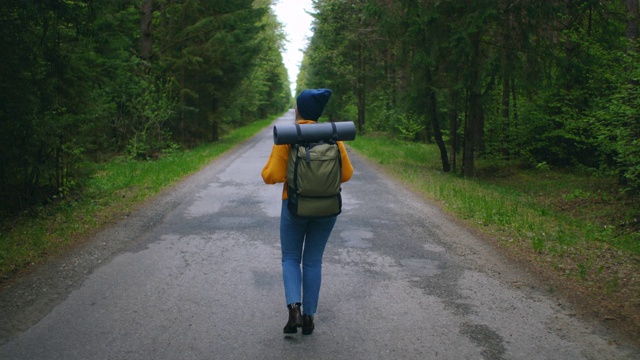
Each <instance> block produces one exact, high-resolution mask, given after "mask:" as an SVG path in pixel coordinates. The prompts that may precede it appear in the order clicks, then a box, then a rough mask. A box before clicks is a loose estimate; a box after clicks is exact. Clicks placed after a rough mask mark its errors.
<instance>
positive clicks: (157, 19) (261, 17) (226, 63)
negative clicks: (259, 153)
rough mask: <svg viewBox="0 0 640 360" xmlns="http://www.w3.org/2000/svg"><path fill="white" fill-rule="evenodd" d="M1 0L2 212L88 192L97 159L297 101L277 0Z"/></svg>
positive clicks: (171, 144) (137, 151)
mask: <svg viewBox="0 0 640 360" xmlns="http://www.w3.org/2000/svg"><path fill="white" fill-rule="evenodd" d="M140 3H141V2H140V1H133V0H114V1H107V2H94V1H89V0H71V1H63V2H59V1H54V2H37V1H4V2H2V3H0V21H1V23H2V26H1V27H0V46H2V49H3V52H2V53H1V54H0V197H1V198H2V199H3V201H1V202H0V216H4V215H11V214H14V213H16V212H19V211H21V210H24V209H29V208H35V207H37V206H38V205H39V204H42V203H49V202H51V201H58V200H59V199H60V197H61V196H68V195H69V194H70V193H72V192H74V191H79V190H81V189H82V186H83V185H84V184H85V183H86V181H87V176H88V175H87V174H88V173H89V170H87V169H89V168H90V167H91V166H90V162H92V161H98V162H99V161H103V160H107V159H109V158H110V157H112V156H114V155H118V154H127V155H128V156H130V157H132V158H137V159H152V158H156V157H158V156H159V155H161V154H162V153H163V152H164V150H166V149H172V148H176V147H178V146H186V147H193V146H197V145H198V144H200V143H202V142H206V141H211V140H213V141H217V140H219V139H221V138H222V137H224V135H225V134H226V133H228V132H230V131H232V130H233V129H235V128H237V127H238V126H241V125H245V124H248V123H250V122H252V121H255V120H257V119H263V118H265V117H267V116H268V115H271V114H275V113H279V112H281V111H282V110H283V109H284V108H286V107H287V106H288V105H289V103H290V94H289V84H288V79H287V75H286V69H285V67H284V64H283V61H282V57H281V55H280V52H279V50H280V49H281V48H282V41H283V35H282V33H281V30H280V25H279V24H278V23H277V21H276V18H275V15H274V14H273V13H272V12H271V10H270V8H269V6H270V1H267V0H260V1H252V0H242V1H229V0H216V1H203V0H188V1H182V2H174V1H164V0H160V1H154V2H153V4H155V5H156V6H155V7H153V12H152V13H151V14H150V15H151V18H152V22H151V24H150V31H151V37H150V38H151V39H152V41H153V43H152V44H151V51H152V53H151V54H149V55H147V56H146V57H144V58H143V56H142V50H137V49H141V45H140V38H141V33H140V32H141V29H140V24H141V11H140V9H141V8H140V6H141V4H140Z"/></svg>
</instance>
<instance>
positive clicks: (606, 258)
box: [349, 134, 640, 320]
mask: <svg viewBox="0 0 640 360" xmlns="http://www.w3.org/2000/svg"><path fill="white" fill-rule="evenodd" d="M349 146H350V147H351V148H352V149H354V150H356V151H357V152H358V153H360V154H362V155H364V156H365V157H367V158H369V159H370V160H372V161H374V162H376V163H378V164H380V165H381V166H382V167H383V168H384V169H386V171H387V172H388V173H389V174H391V175H393V176H395V177H397V178H398V179H399V180H401V181H402V182H404V183H405V184H407V186H409V187H410V188H412V189H413V190H415V191H417V192H419V193H421V194H422V195H423V196H425V197H426V198H429V199H431V200H433V201H434V202H436V203H438V204H440V206H441V207H442V208H443V209H444V210H445V211H447V212H449V213H451V214H453V215H454V216H455V217H457V218H459V219H462V220H463V221H465V222H466V224H468V226H470V227H474V228H476V229H478V230H479V231H481V232H482V233H484V234H486V235H488V236H489V238H491V239H495V240H496V244H498V246H500V247H502V248H503V249H505V251H506V252H507V253H509V254H511V255H512V256H515V257H516V258H518V259H520V260H524V261H526V262H527V263H531V264H534V266H535V267H537V269H538V270H539V271H540V272H541V273H544V274H546V275H548V276H550V277H551V278H554V277H555V278H556V279H555V280H556V281H557V280H558V278H559V279H560V280H559V281H560V283H563V284H564V285H565V286H567V287H570V286H576V287H577V289H576V291H582V292H584V293H588V294H592V295H594V294H595V296H602V297H603V299H604V298H606V301H607V302H608V303H609V304H615V305H613V306H620V307H621V308H625V309H627V308H629V309H631V310H630V311H631V312H632V313H633V314H634V316H636V319H638V320H640V314H639V311H638V308H640V277H639V276H638V274H640V229H639V226H638V214H639V213H640V208H639V204H640V199H638V198H637V197H635V198H631V197H629V196H628V195H623V194H622V193H621V192H620V191H619V189H618V186H617V182H616V179H611V178H597V177H592V176H589V175H588V174H581V173H579V172H576V171H565V170H562V169H550V168H549V167H541V168H540V169H524V168H521V167H518V166H516V165H514V164H509V163H497V162H491V161H488V160H482V159H480V160H479V161H478V162H477V165H476V166H477V175H476V177H474V178H472V179H465V178H463V177H461V176H459V175H455V174H447V173H444V172H442V170H441V169H442V164H441V160H440V153H439V150H438V148H437V147H436V146H435V145H431V144H419V143H411V142H405V141H402V140H399V139H395V138H393V137H390V136H387V135H386V134H368V135H365V136H359V137H358V138H357V139H356V140H355V141H353V142H350V143H349ZM567 280H569V281H568V282H567ZM569 284H573V285H569ZM616 299H617V300H616ZM627 300H628V303H625V301H627Z"/></svg>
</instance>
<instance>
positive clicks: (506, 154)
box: [298, 0, 640, 191]
mask: <svg viewBox="0 0 640 360" xmlns="http://www.w3.org/2000/svg"><path fill="white" fill-rule="evenodd" d="M314 9H315V11H316V13H315V14H314V19H315V21H314V29H315V33H314V36H313V38H312V39H311V42H310V44H309V47H308V49H307V51H306V53H305V58H304V61H303V64H302V69H301V70H302V71H301V73H300V77H299V78H298V88H299V89H300V88H302V87H316V86H327V87H331V88H332V89H333V90H334V99H332V102H331V103H330V104H331V109H330V112H331V113H332V114H334V115H335V116H336V117H338V118H345V117H347V116H349V117H350V120H353V119H354V118H355V117H356V116H357V118H358V121H359V122H361V123H363V124H364V125H365V126H364V129H366V130H367V131H396V129H404V131H405V133H406V134H405V135H406V136H408V137H410V138H412V137H413V136H414V135H416V134H417V137H418V138H420V139H427V140H428V139H430V138H431V137H432V134H431V133H430V132H431V131H433V130H434V129H432V123H431V122H429V123H428V124H429V125H428V126H425V128H424V129H420V127H419V126H418V125H417V124H418V123H417V122H413V121H408V119H409V118H411V117H413V116H414V115H411V114H415V116H417V117H418V118H426V119H429V120H432V119H433V120H435V121H436V122H435V124H437V125H439V126H440V128H442V130H443V132H444V133H446V134H453V135H455V136H453V137H450V138H449V140H450V144H449V146H451V150H450V152H449V153H450V154H453V155H454V156H457V154H458V153H459V152H460V150H461V149H464V153H465V154H463V159H462V160H463V162H465V161H466V162H467V165H465V166H463V167H462V168H461V169H467V168H468V167H469V166H473V162H470V161H469V158H470V156H467V155H468V154H471V155H473V156H471V159H473V158H477V159H476V160H478V159H481V158H483V157H484V158H491V159H503V160H510V161H515V162H517V163H519V164H522V165H525V166H531V167H535V166H536V165H537V164H543V163H544V164H547V165H548V166H552V167H557V166H562V167H575V168H580V169H586V170H588V171H590V172H591V173H594V174H600V175H610V174H615V175H616V176H619V178H620V181H621V183H625V184H626V185H625V187H624V188H625V189H626V190H629V191H638V190H640V186H639V185H640V178H639V176H640V170H639V168H640V154H639V152H640V151H639V150H638V148H639V147H638V142H639V141H640V140H639V139H640V129H639V128H638V127H639V125H638V123H639V122H638V120H637V119H638V118H640V116H639V114H638V109H639V108H640V104H639V103H638V99H639V98H640V96H638V95H640V94H639V91H638V84H639V83H640V75H639V74H640V72H639V67H640V66H639V65H638V64H639V63H640V61H639V60H640V58H639V57H638V54H637V49H638V47H637V41H638V38H637V35H635V37H634V38H631V39H629V38H626V37H628V36H629V35H628V34H629V33H628V32H627V30H628V29H627V25H628V24H629V22H628V21H629V20H630V19H633V18H634V17H633V16H631V15H630V14H627V11H628V10H627V9H626V8H625V6H624V3H623V2H594V1H571V2H531V1H519V2H505V1H496V0H482V1H475V2H470V3H465V2H460V1H435V2H424V1H422V2H421V1H415V0H403V1H396V2H389V1H380V0H350V1H344V0H318V1H315V2H314ZM635 15H636V16H635V18H637V14H635ZM432 94H435V101H433V97H432ZM334 100H335V101H334ZM354 108H355V109H356V110H357V113H355V114H354V112H353V111H351V109H354ZM400 114H405V115H404V116H400ZM413 125H416V126H415V127H414V126H413ZM470 144H473V146H471V145H470ZM465 145H469V146H465ZM463 165H464V164H463ZM454 166H455V164H454ZM465 174H466V175H469V174H468V173H467V170H465Z"/></svg>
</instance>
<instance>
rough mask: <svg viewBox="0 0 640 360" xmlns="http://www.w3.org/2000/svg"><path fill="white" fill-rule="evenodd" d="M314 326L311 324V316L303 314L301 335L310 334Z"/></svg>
mask: <svg viewBox="0 0 640 360" xmlns="http://www.w3.org/2000/svg"><path fill="white" fill-rule="evenodd" d="M314 328H315V326H313V316H311V315H304V316H303V317H302V335H311V333H313V329H314Z"/></svg>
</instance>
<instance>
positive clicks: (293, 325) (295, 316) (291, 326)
mask: <svg viewBox="0 0 640 360" xmlns="http://www.w3.org/2000/svg"><path fill="white" fill-rule="evenodd" d="M287 308H289V321H287V325H285V326H284V333H285V334H295V333H297V332H298V328H299V327H301V326H302V322H303V321H302V313H301V312H300V303H295V304H289V305H287Z"/></svg>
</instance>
